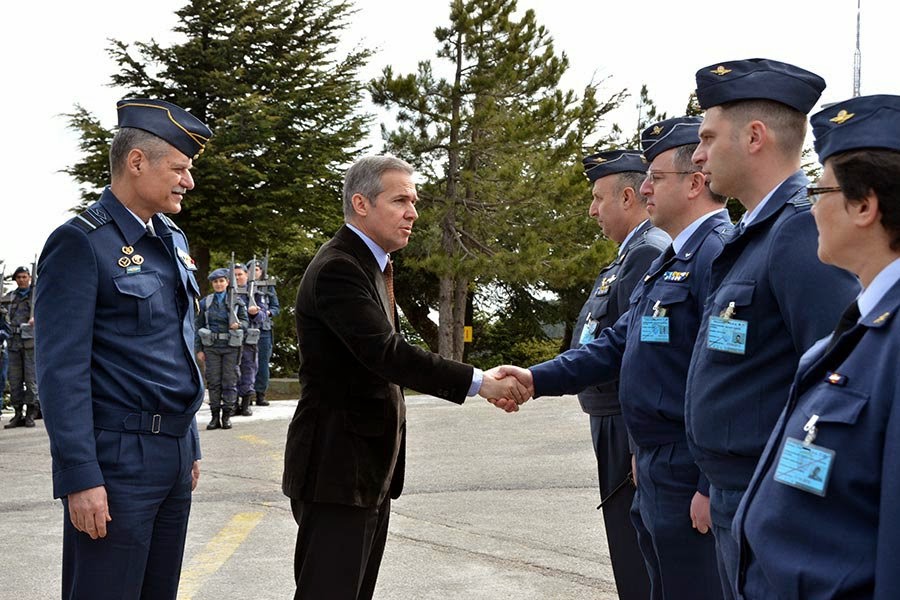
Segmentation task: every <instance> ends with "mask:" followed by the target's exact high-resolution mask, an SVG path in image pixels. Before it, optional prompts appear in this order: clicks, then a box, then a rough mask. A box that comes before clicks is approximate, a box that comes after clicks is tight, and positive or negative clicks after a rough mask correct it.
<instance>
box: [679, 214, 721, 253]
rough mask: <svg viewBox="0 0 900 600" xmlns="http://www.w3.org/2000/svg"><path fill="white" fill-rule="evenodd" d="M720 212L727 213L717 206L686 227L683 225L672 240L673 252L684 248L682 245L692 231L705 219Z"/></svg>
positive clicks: (692, 233)
mask: <svg viewBox="0 0 900 600" xmlns="http://www.w3.org/2000/svg"><path fill="white" fill-rule="evenodd" d="M721 212H724V213H726V214H727V213H728V211H727V210H726V209H724V208H717V209H716V210H714V211H711V212H708V213H706V214H705V215H703V216H702V217H700V218H699V219H697V220H696V221H694V222H693V223H691V224H690V225H688V226H687V227H685V228H684V229H683V230H682V232H681V233H679V234H678V235H676V236H675V239H674V240H672V248H674V249H675V254H678V253H679V252H681V249H682V248H684V245H685V244H687V242H688V240H689V239H691V236H692V235H694V232H695V231H697V229H699V228H700V226H701V225H703V223H704V222H706V220H707V219H709V218H711V217H713V216H714V215H717V214H719V213H721Z"/></svg>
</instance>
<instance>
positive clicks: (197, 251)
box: [191, 246, 209, 296]
mask: <svg viewBox="0 0 900 600" xmlns="http://www.w3.org/2000/svg"><path fill="white" fill-rule="evenodd" d="M191 258H193V259H194V262H195V263H197V270H196V271H195V272H194V277H196V279H197V285H199V286H200V295H201V296H205V295H206V294H207V293H208V292H209V281H208V280H207V279H206V276H207V275H209V248H207V247H205V246H194V247H192V248H191Z"/></svg>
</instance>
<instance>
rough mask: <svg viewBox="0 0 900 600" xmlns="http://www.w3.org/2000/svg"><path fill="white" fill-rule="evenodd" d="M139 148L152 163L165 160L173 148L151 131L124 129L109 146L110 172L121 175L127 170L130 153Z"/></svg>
mask: <svg viewBox="0 0 900 600" xmlns="http://www.w3.org/2000/svg"><path fill="white" fill-rule="evenodd" d="M135 148H137V149H138V150H140V151H141V152H143V153H144V154H146V155H147V158H148V159H149V160H150V162H156V161H158V160H159V159H161V158H163V157H164V156H165V155H166V154H167V153H168V152H169V149H170V148H171V146H170V145H169V143H168V142H167V141H165V140H164V139H162V138H159V137H157V136H155V135H153V134H152V133H150V132H149V131H144V130H143V129H136V128H134V127H122V128H121V129H119V131H118V132H116V135H115V137H114V138H113V141H112V144H110V146H109V172H110V173H111V174H112V175H113V176H116V175H119V174H121V173H122V171H123V170H124V169H125V161H126V160H128V153H129V152H131V151H132V150H133V149H135Z"/></svg>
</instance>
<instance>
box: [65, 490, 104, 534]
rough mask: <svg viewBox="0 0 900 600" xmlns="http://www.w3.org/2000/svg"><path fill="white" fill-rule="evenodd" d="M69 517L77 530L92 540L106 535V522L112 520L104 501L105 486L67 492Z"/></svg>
mask: <svg viewBox="0 0 900 600" xmlns="http://www.w3.org/2000/svg"><path fill="white" fill-rule="evenodd" d="M68 499H69V519H70V520H71V521H72V525H74V526H75V529H77V530H78V531H83V532H84V533H86V534H88V535H89V536H91V539H92V540H96V539H97V538H104V537H106V524H107V523H108V522H109V521H112V517H110V516H109V505H108V504H107V502H106V487H104V486H102V485H98V486H97V487H92V488H88V489H86V490H81V491H80V492H73V493H71V494H69V496H68Z"/></svg>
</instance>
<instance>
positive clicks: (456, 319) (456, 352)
mask: <svg viewBox="0 0 900 600" xmlns="http://www.w3.org/2000/svg"><path fill="white" fill-rule="evenodd" d="M454 283H455V289H454V291H453V354H452V355H451V358H452V359H453V360H458V361H460V362H462V359H463V353H465V349H466V344H465V342H464V341H463V339H464V334H465V331H464V329H463V328H464V327H465V325H466V299H467V297H468V295H469V294H468V292H469V282H468V280H467V279H466V278H465V277H463V276H459V277H457V278H456V281H455V282H454Z"/></svg>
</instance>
